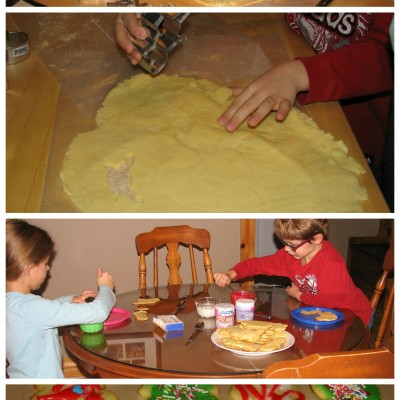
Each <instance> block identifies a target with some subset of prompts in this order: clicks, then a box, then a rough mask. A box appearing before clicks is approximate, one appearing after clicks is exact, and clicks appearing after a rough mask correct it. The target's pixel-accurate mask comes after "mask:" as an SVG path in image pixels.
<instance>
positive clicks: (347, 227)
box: [256, 218, 379, 260]
mask: <svg viewBox="0 0 400 400" xmlns="http://www.w3.org/2000/svg"><path fill="white" fill-rule="evenodd" d="M273 221H274V220H272V219H262V220H257V228H256V229H257V234H256V237H257V239H256V255H257V256H262V255H267V254H272V253H274V252H275V251H276V249H277V247H276V246H275V243H274V241H273V237H274V235H273ZM378 230H379V219H334V218H331V219H329V240H330V241H331V242H332V243H333V245H334V246H335V247H336V249H337V250H338V251H339V252H340V253H341V254H342V256H343V258H344V259H345V260H347V252H348V244H349V237H351V236H376V235H377V234H378Z"/></svg>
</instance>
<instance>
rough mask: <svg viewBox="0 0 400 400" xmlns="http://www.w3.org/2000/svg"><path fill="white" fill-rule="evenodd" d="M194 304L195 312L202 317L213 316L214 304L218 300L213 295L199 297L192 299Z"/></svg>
mask: <svg viewBox="0 0 400 400" xmlns="http://www.w3.org/2000/svg"><path fill="white" fill-rule="evenodd" d="M194 302H195V304H196V309H197V314H199V315H200V317H202V318H213V317H215V306H216V305H217V304H218V303H219V302H220V301H219V300H218V299H214V298H213V297H201V298H200V299H197V300H195V301H194Z"/></svg>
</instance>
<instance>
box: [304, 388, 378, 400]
mask: <svg viewBox="0 0 400 400" xmlns="http://www.w3.org/2000/svg"><path fill="white" fill-rule="evenodd" d="M311 389H312V390H313V392H314V393H315V394H316V395H317V396H318V397H319V398H320V399H322V400H358V399H365V400H381V394H380V392H379V389H378V387H377V386H376V385H311Z"/></svg>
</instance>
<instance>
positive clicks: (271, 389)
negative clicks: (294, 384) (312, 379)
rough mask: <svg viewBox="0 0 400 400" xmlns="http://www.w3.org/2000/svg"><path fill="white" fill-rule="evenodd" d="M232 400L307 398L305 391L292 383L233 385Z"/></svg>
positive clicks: (230, 391) (230, 393)
mask: <svg viewBox="0 0 400 400" xmlns="http://www.w3.org/2000/svg"><path fill="white" fill-rule="evenodd" d="M229 396H230V399H231V400H265V399H268V400H305V398H306V397H305V396H304V394H303V393H301V392H299V391H297V390H293V389H292V388H291V386H290V385H233V386H232V387H231V388H230V390H229Z"/></svg>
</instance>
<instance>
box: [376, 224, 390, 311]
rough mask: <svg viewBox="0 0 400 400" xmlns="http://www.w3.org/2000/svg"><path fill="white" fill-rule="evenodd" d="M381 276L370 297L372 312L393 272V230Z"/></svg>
mask: <svg viewBox="0 0 400 400" xmlns="http://www.w3.org/2000/svg"><path fill="white" fill-rule="evenodd" d="M382 270H383V272H382V275H381V276H380V278H379V279H378V281H377V282H376V285H375V289H374V293H373V295H372V297H371V305H372V309H373V310H374V312H375V311H376V307H377V306H378V302H379V299H380V298H381V295H382V293H383V292H384V290H385V288H386V284H387V280H388V277H389V274H390V273H391V272H392V271H394V229H393V228H392V235H391V240H390V246H389V249H388V250H387V252H386V254H385V258H384V259H383V264H382Z"/></svg>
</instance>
